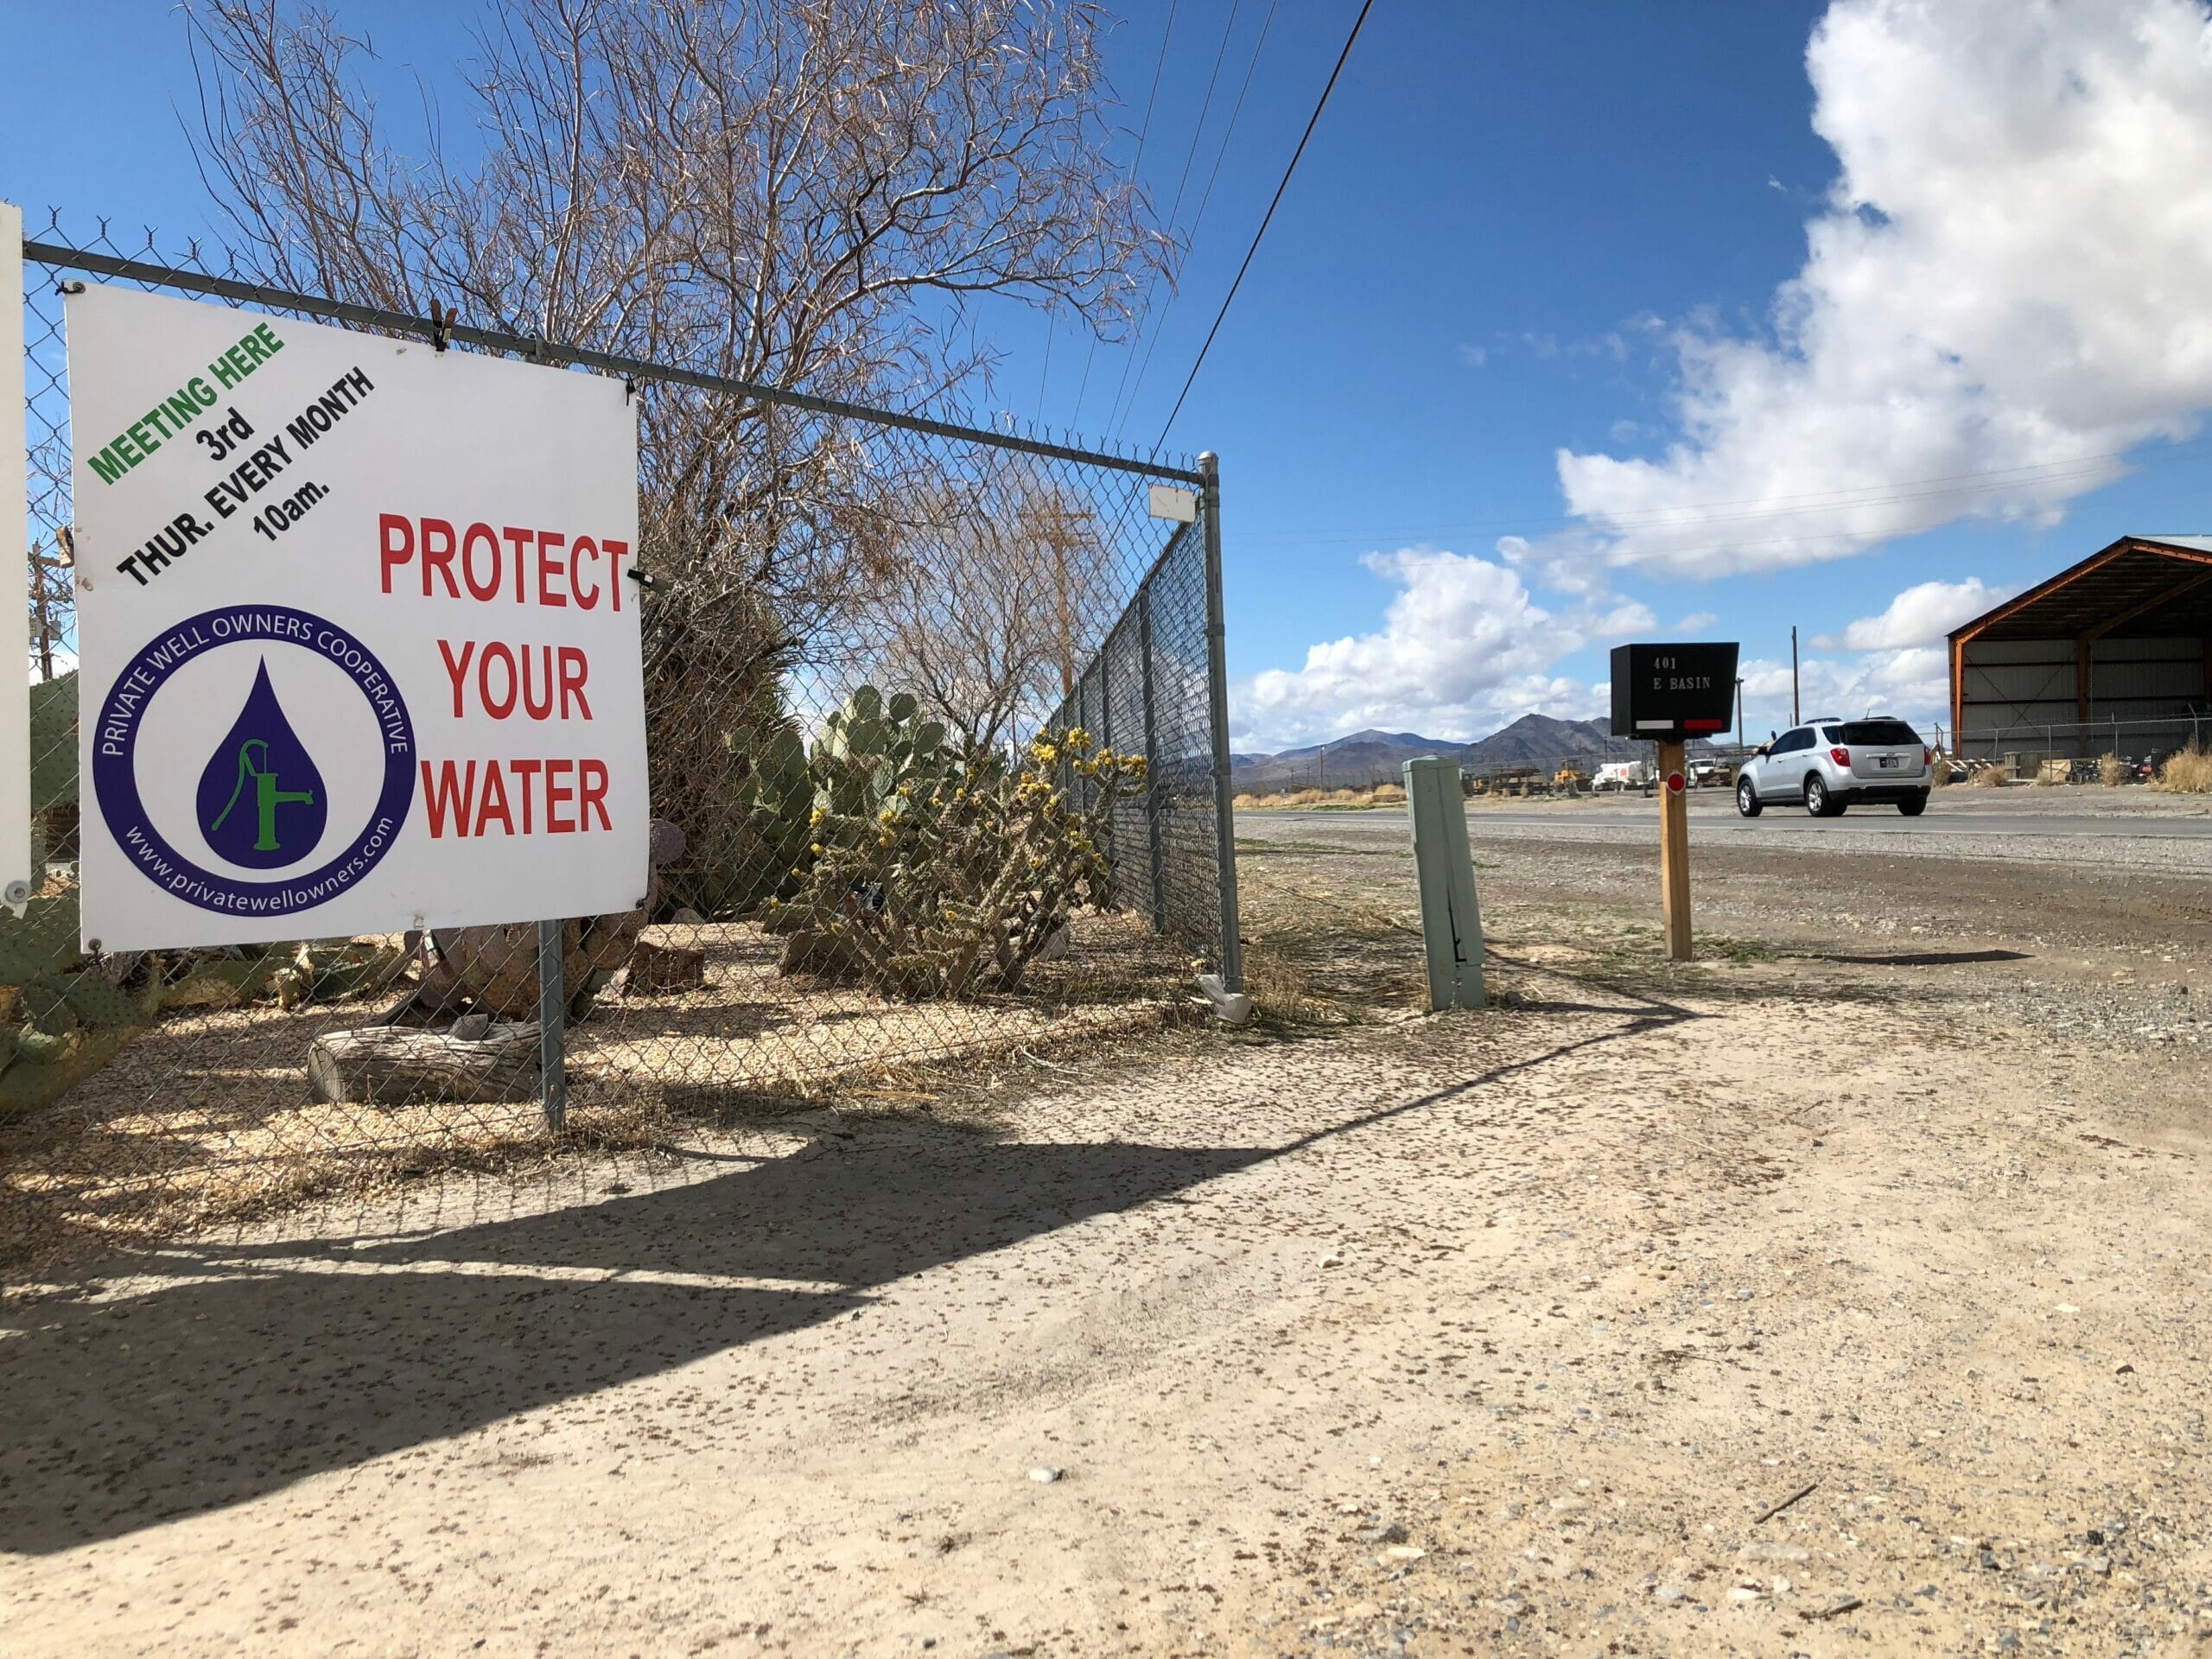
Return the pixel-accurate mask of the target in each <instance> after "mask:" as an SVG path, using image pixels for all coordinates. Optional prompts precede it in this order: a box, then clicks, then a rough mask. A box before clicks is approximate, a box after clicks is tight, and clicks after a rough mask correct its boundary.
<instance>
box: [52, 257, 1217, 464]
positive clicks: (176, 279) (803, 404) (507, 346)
mask: <svg viewBox="0 0 2212 1659" xmlns="http://www.w3.org/2000/svg"><path fill="white" fill-rule="evenodd" d="M23 261H24V263H25V264H38V265H44V266H46V267H48V269H49V270H81V271H84V272H86V273H88V274H89V275H92V276H95V277H120V278H122V279H124V280H125V281H128V282H139V283H149V284H150V285H152V286H154V287H156V288H171V289H181V290H182V291H184V292H187V293H194V294H209V295H213V296H215V297H216V298H218V299H226V300H237V301H239V302H242V303H245V304H248V305H262V306H267V307H269V308H270V309H272V310H278V311H297V312H300V313H302V314H303V315H308V316H317V317H327V318H329V319H331V320H332V321H336V322H347V323H352V324H353V325H354V326H355V327H362V328H380V329H385V330H387V331H388V332H390V333H392V334H410V335H413V336H415V337H416V338H417V339H420V340H431V341H436V340H459V341H461V342H462V343H464V344H466V345H470V346H482V347H483V348H485V349H486V350H487V351H494V352H512V353H515V354H516V355H517V356H518V357H523V358H526V359H529V360H530V361H531V362H534V363H560V364H569V365H573V366H575V367H577V368H584V369H597V370H599V371H601V372H602V373H606V374H619V375H620V376H622V377H623V378H625V379H631V380H636V379H651V380H665V381H670V382H672V383H673V384H675V385H686V386H696V387H697V388H699V389H700V390H701V391H723V392H734V393H735V394H736V395H738V396H740V397H757V398H760V400H761V401H763V402H765V403H772V404H785V405H786V406H787V407H790V408H792V409H804V410H808V411H810V412H811V413H813V414H817V415H829V416H837V417H839V418H842V419H849V420H856V421H867V422H870V423H874V424H875V425H878V426H893V427H899V428H902V429H905V430H906V431H909V432H921V433H925V434H927V435H930V436H931V437H938V438H956V439H960V440H963V441H965V442H969V443H980V444H986V445H988V446H990V447H992V448H999V449H1012V450H1017V451H1019V452H1020V453H1021V454H1027V455H1042V456H1044V457H1046V459H1047V460H1052V461H1075V462H1078V463H1080V464H1082V465H1084V466H1089V467H1109V468H1111V469H1113V470H1114V471H1116V472H1122V473H1135V474H1139V475H1141V476H1142V477H1146V478H1156V479H1163V480H1174V481H1175V482H1177V483H1181V484H1190V485H1203V484H1204V483H1205V474H1204V473H1202V472H1200V471H1198V469H1197V468H1196V467H1179V466H1174V465H1172V464H1170V463H1168V462H1166V461H1147V460H1145V459H1143V458H1141V457H1140V456H1136V455H1117V454H1109V453H1107V452H1105V451H1102V450H1096V449H1084V448H1077V447H1075V446H1074V445H1071V444H1062V443H1052V442H1047V441H1046V440H1044V439H1041V438H1025V437H1022V436H1020V435H1019V434H1016V433H1012V432H994V431H991V430H989V429H988V428H984V427H976V426H962V425H959V424H957V423H954V422H950V421H937V420H931V419H930V418H929V417H928V416H922V415H902V414H899V413H897V412H895V411H893V410H884V409H872V408H870V407H868V405H867V404H850V403H846V402H844V401H843V400H842V399H840V398H836V397H816V396H815V395H814V394H813V393H811V392H804V391H791V390H790V389H788V388H786V387H783V386H766V385H758V384H756V383H755V382H753V381H750V380H738V379H734V378H730V377H728V376H726V375H719V374H705V373H702V372H699V371H698V370H696V369H683V368H677V367H676V366H674V365H671V364H666V363H656V362H653V361H652V360H651V359H647V358H641V357H624V356H621V355H620V354H619V353H613V352H598V351H593V350H591V349H590V348H588V347H587V346H563V345H561V344H558V343H556V342H555V341H552V340H537V339H533V338H532V337H531V336H529V335H527V334H502V333H500V332H499V331H498V330H496V329H490V328H478V327H472V326H470V325H468V324H466V323H457V322H456V323H442V322H440V321H436V320H435V319H433V318H429V317H418V316H414V315H410V314H409V313H407V312H404V311H387V310H384V309H382V308H379V307H377V306H371V305H355V304H353V303H351V302H347V301H344V300H332V299H326V298H323V297H321V296H317V295H313V294H296V293H293V292H291V291H290V290H289V289H281V288H270V287H266V286H264V284H262V283H248V282H241V281H239V280H238V278H237V277H213V276H209V275H207V273H205V272H203V271H197V270H184V269H181V268H179V267H177V266H174V265H162V264H154V263H153V262H151V261H150V260H144V259H128V258H124V257H120V256H118V255H116V254H111V253H100V252H98V251H94V250H92V249H89V248H75V247H71V246H69V245H67V244H64V243H59V242H41V241H38V240H36V239H35V238H30V237H26V238H23Z"/></svg>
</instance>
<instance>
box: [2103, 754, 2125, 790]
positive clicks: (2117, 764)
mask: <svg viewBox="0 0 2212 1659" xmlns="http://www.w3.org/2000/svg"><path fill="white" fill-rule="evenodd" d="M2133 770H2134V768H2133V766H2129V765H2128V764H2127V762H2126V761H2125V760H2121V759H2120V757H2119V756H2118V755H2117V754H2113V753H2105V754H2101V755H2099V756H2098V757H2097V781H2098V782H2099V783H2101V784H2102V785H2104V786H2105V787H2106V788H2107V789H2118V788H2119V787H2120V785H2122V784H2124V783H2126V781H2127V778H2128V774H2129V773H2130V772H2133Z"/></svg>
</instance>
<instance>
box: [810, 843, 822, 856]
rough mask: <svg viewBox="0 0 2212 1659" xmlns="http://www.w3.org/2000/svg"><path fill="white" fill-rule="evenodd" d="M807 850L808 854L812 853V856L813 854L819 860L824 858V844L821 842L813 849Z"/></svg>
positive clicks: (815, 844) (812, 847) (813, 846)
mask: <svg viewBox="0 0 2212 1659" xmlns="http://www.w3.org/2000/svg"><path fill="white" fill-rule="evenodd" d="M806 850H807V851H808V852H810V853H812V854H813V855H815V856H816V857H817V858H819V857H821V856H822V843H821V842H818V841H817V842H815V843H814V844H813V845H812V846H811V847H809V848H808V849H806Z"/></svg>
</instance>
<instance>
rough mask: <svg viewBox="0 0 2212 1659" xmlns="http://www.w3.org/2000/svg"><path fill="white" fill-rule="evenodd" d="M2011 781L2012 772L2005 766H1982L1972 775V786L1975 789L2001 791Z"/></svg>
mask: <svg viewBox="0 0 2212 1659" xmlns="http://www.w3.org/2000/svg"><path fill="white" fill-rule="evenodd" d="M2011 782H2012V771H2011V769H2010V768H2009V767H2005V766H1984V767H1982V768H1981V769H1980V771H1979V772H1975V773H1974V787H1975V788H1977V789H2002V788H2003V787H2004V786H2005V785H2006V784H2009V783H2011Z"/></svg>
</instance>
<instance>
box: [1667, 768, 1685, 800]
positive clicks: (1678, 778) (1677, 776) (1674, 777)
mask: <svg viewBox="0 0 2212 1659" xmlns="http://www.w3.org/2000/svg"><path fill="white" fill-rule="evenodd" d="M1667 792H1668V793H1669V795H1679V794H1681V792H1682V774H1681V772H1669V773H1668V774H1667Z"/></svg>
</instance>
